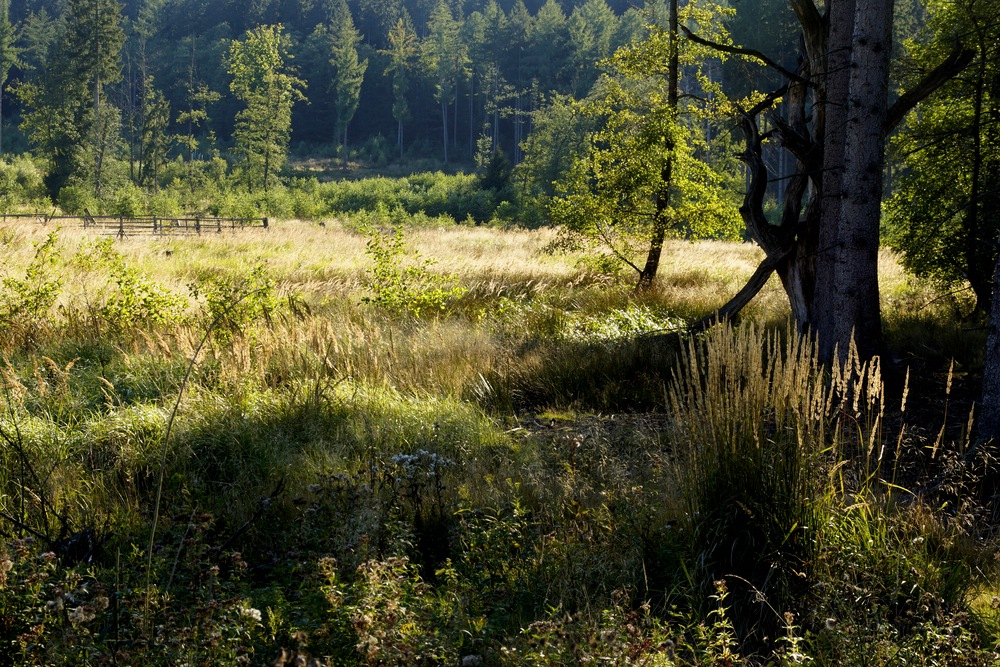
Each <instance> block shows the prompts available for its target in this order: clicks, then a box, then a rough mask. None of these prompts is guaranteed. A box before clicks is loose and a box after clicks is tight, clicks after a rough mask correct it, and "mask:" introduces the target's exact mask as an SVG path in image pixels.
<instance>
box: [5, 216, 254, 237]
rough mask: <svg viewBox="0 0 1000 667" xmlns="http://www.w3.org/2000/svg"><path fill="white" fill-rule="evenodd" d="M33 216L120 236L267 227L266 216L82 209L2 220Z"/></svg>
mask: <svg viewBox="0 0 1000 667" xmlns="http://www.w3.org/2000/svg"><path fill="white" fill-rule="evenodd" d="M8 219H22V220H34V221H36V222H39V223H42V224H45V223H48V222H50V221H53V220H72V221H75V222H82V223H83V227H84V228H85V229H93V230H95V231H98V232H101V233H103V234H108V235H114V236H116V237H118V238H120V239H123V238H125V237H128V236H142V235H154V236H171V235H188V234H202V233H209V232H214V233H221V232H222V231H224V230H226V231H229V230H232V231H235V230H242V229H253V228H257V229H267V218H207V217H206V218H202V217H197V216H195V217H172V216H137V217H127V216H112V215H91V214H90V212H85V213H84V214H83V215H82V216H77V215H46V214H44V213H17V214H3V220H4V222H6V221H7V220H8Z"/></svg>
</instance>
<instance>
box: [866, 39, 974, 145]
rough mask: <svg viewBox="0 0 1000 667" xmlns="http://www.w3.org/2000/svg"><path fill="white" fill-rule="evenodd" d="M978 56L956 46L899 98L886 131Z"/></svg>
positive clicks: (890, 112)
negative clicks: (942, 60)
mask: <svg viewBox="0 0 1000 667" xmlns="http://www.w3.org/2000/svg"><path fill="white" fill-rule="evenodd" d="M975 57H976V52H975V51H974V50H973V49H967V48H965V47H963V46H962V45H961V44H957V45H955V48H954V49H953V50H952V52H951V53H950V54H949V55H948V57H947V58H946V59H945V60H944V62H942V63H941V64H940V65H938V66H937V67H935V68H934V69H932V70H931V71H930V72H928V73H927V75H926V76H924V78H923V79H921V80H920V81H919V82H918V83H917V85H915V86H913V88H911V89H909V90H908V91H906V92H905V93H903V94H902V95H900V97H899V99H897V100H896V101H895V102H894V103H893V105H892V106H891V107H889V111H888V113H887V114H886V119H885V133H886V134H889V133H890V132H892V130H893V129H894V128H895V127H896V126H897V125H899V123H900V122H901V121H902V120H903V118H904V117H905V116H906V114H907V113H908V112H909V111H910V109H912V108H913V107H915V106H917V105H918V104H919V103H920V102H921V101H923V100H924V99H926V98H927V97H928V96H929V95H931V94H932V93H933V92H934V91H935V90H937V89H938V88H940V87H941V86H943V85H944V84H945V83H947V82H948V80H949V79H951V78H952V77H953V76H955V75H956V74H958V73H959V72H961V71H962V70H963V69H965V68H966V67H968V65H969V63H971V62H972V61H973V59H975Z"/></svg>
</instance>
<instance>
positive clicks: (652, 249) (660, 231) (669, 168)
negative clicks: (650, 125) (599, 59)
mask: <svg viewBox="0 0 1000 667" xmlns="http://www.w3.org/2000/svg"><path fill="white" fill-rule="evenodd" d="M667 30H668V33H669V35H670V53H669V54H668V61H667V107H668V108H669V110H670V113H671V114H672V117H673V118H674V119H676V118H677V102H678V100H679V98H680V94H679V93H680V91H679V87H680V48H679V47H680V45H679V44H678V39H679V37H680V35H679V33H678V30H677V0H670V14H669V18H668V26H667ZM667 148H668V149H669V150H670V151H671V152H670V153H668V155H667V160H666V163H665V164H664V165H663V168H662V169H661V170H660V190H659V192H658V193H657V194H656V214H655V219H654V223H653V232H652V235H651V237H650V240H649V251H648V252H647V253H646V264H645V265H644V266H643V268H642V271H641V272H640V273H639V282H638V283H637V284H636V289H637V290H645V289H649V288H650V287H652V286H653V280H655V279H656V274H657V272H659V269H660V257H661V256H662V254H663V241H664V240H665V239H666V236H667V227H668V221H667V220H666V215H667V210H668V208H669V206H670V188H671V185H672V183H673V178H674V176H673V173H674V158H673V152H672V151H673V149H674V146H673V145H669V146H667Z"/></svg>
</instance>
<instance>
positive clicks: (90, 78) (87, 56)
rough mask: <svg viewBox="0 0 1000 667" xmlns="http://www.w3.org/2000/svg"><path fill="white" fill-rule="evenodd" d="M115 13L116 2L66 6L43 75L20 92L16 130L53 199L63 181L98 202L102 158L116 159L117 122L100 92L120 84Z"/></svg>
mask: <svg viewBox="0 0 1000 667" xmlns="http://www.w3.org/2000/svg"><path fill="white" fill-rule="evenodd" d="M121 9H122V6H121V4H119V3H118V2H116V1H115V0H67V3H66V11H65V14H64V17H63V20H62V32H61V34H60V36H59V38H58V40H57V41H56V43H55V46H54V51H53V53H52V55H51V59H50V61H49V62H47V63H46V71H45V76H44V77H42V78H40V79H37V80H35V81H33V82H31V83H29V84H26V85H24V86H22V87H21V88H20V91H19V96H20V98H21V100H22V101H23V102H24V103H25V106H26V107H27V111H26V113H25V116H24V123H23V129H25V130H26V132H27V134H28V135H29V136H30V138H31V140H32V141H33V143H34V144H35V145H36V146H38V147H39V148H40V149H41V154H42V155H44V156H46V157H47V158H48V160H49V162H50V167H49V171H48V174H47V176H46V186H47V188H48V190H49V193H50V195H52V196H53V197H55V196H57V195H58V193H59V191H60V190H61V189H62V187H63V186H64V185H66V183H67V182H68V181H69V180H70V178H76V179H78V180H80V181H81V182H87V183H89V184H90V185H91V186H92V188H93V191H94V194H95V195H98V196H100V195H101V194H102V189H103V185H104V178H105V175H106V174H105V170H106V167H107V166H108V163H109V160H111V159H113V158H115V157H117V156H116V155H115V151H116V149H117V147H118V143H119V136H118V132H119V130H120V118H119V114H118V110H117V109H116V108H114V107H113V106H112V105H111V104H110V103H109V100H108V99H107V98H106V96H105V94H104V91H105V88H106V87H107V86H109V85H113V84H115V83H117V82H118V81H119V80H120V79H121V65H120V55H121V50H122V45H123V44H124V41H125V33H124V31H123V30H122V26H121Z"/></svg>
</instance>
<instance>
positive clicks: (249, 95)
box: [229, 25, 305, 191]
mask: <svg viewBox="0 0 1000 667" xmlns="http://www.w3.org/2000/svg"><path fill="white" fill-rule="evenodd" d="M288 48H289V38H288V36H287V35H285V33H284V31H283V28H282V26H280V25H270V26H260V27H258V28H254V29H253V30H248V31H247V33H246V36H245V38H244V39H243V40H242V41H239V40H237V41H234V42H233V43H232V44H231V45H230V48H229V74H230V76H232V77H233V80H232V82H231V83H230V85H229V87H230V89H231V90H232V91H233V94H234V95H235V96H236V97H237V99H239V100H240V102H242V103H243V105H244V106H243V109H242V110H241V111H240V112H239V113H237V114H236V127H235V129H234V130H233V140H234V142H235V144H236V149H235V150H236V153H237V155H239V156H240V158H241V159H242V164H241V167H242V174H243V178H244V180H245V182H246V184H247V187H248V188H250V190H254V189H255V188H256V187H258V186H259V187H261V188H263V189H264V191H267V189H268V187H269V185H270V183H271V181H272V180H273V179H274V178H275V174H277V172H278V171H279V170H280V169H281V166H282V164H283V163H284V161H285V156H286V154H287V152H288V139H289V135H290V132H291V126H292V105H294V104H295V102H297V101H300V100H304V99H305V96H304V95H303V94H302V89H303V88H304V87H305V82H303V81H302V80H301V79H298V78H297V77H295V76H294V75H293V74H291V73H290V72H289V70H288V68H287V66H286V62H287V61H288V59H289V58H290V55H289V53H288Z"/></svg>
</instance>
